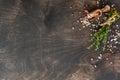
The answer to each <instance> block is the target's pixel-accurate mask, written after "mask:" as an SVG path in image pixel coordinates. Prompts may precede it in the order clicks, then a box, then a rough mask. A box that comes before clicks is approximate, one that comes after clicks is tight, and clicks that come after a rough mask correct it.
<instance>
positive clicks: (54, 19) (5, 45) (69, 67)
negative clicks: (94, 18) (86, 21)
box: [0, 0, 120, 80]
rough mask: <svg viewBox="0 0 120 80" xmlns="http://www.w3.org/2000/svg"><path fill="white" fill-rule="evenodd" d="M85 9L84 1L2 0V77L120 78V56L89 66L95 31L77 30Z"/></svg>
mask: <svg viewBox="0 0 120 80" xmlns="http://www.w3.org/2000/svg"><path fill="white" fill-rule="evenodd" d="M93 3H94V1H93ZM110 3H115V4H118V7H120V5H119V3H120V0H115V1H114V0H113V1H112V0H111V2H110ZM71 5H72V6H73V8H72V9H71V8H69V7H70V6H71ZM91 7H92V6H91ZM82 8H83V1H82V0H0V80H120V64H119V63H120V57H119V54H117V57H115V65H113V66H110V65H109V64H108V65H107V63H105V64H104V65H103V64H102V65H101V67H100V68H99V69H98V70H97V71H96V72H92V71H90V70H89V66H90V65H89V64H88V62H89V58H90V56H92V55H96V54H97V53H96V52H94V51H92V50H87V49H86V47H87V46H88V45H89V43H88V39H89V37H90V36H89V35H90V31H89V29H83V30H81V31H79V30H78V29H75V30H72V26H73V21H74V19H76V18H73V17H71V14H72V13H73V12H78V11H80V10H81V9H82ZM80 27H81V26H80Z"/></svg>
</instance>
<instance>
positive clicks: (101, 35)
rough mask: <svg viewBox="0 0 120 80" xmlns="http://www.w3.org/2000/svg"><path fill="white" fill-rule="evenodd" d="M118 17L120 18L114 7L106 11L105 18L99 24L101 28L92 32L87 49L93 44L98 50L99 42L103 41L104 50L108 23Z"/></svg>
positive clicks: (108, 27)
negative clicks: (106, 15)
mask: <svg viewBox="0 0 120 80" xmlns="http://www.w3.org/2000/svg"><path fill="white" fill-rule="evenodd" d="M118 19H120V14H119V13H118V12H117V10H116V9H115V8H112V9H111V10H110V12H109V13H108V17H107V20H106V21H105V22H104V23H103V24H101V25H100V26H101V28H100V29H99V30H98V32H96V33H94V35H93V37H92V38H91V39H90V42H92V44H91V45H90V46H89V47H88V49H91V48H92V47H94V46H95V50H98V49H99V48H100V45H101V43H103V45H104V46H103V51H104V50H105V49H106V43H107V36H108V33H109V31H110V25H111V24H112V23H113V22H115V21H116V20H118Z"/></svg>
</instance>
